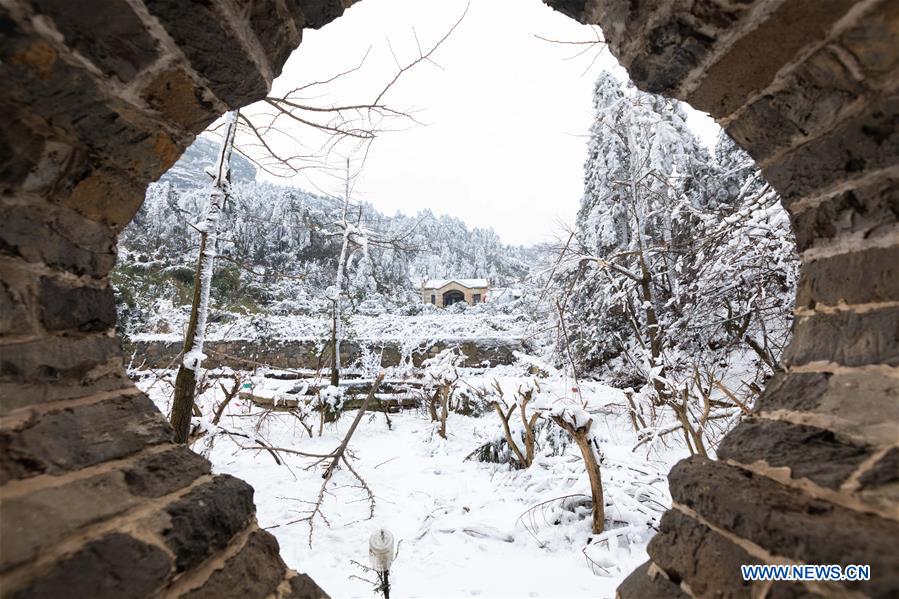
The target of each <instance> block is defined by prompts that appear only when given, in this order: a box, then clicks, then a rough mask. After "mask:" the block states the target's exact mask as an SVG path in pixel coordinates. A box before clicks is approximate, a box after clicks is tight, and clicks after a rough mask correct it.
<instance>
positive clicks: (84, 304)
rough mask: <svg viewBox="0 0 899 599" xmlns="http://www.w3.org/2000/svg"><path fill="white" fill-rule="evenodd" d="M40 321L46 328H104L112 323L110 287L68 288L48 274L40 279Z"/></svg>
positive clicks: (112, 300) (113, 303) (94, 330)
mask: <svg viewBox="0 0 899 599" xmlns="http://www.w3.org/2000/svg"><path fill="white" fill-rule="evenodd" d="M40 306H41V321H42V322H43V323H44V327H46V329H47V330H48V331H53V332H55V331H66V330H76V331H81V332H98V331H107V330H109V329H111V328H112V327H114V326H115V322H116V309H115V296H114V295H113V292H112V287H108V286H107V287H105V288H96V287H69V286H68V285H64V284H61V283H60V282H59V281H56V280H54V279H51V278H49V277H41V282H40Z"/></svg>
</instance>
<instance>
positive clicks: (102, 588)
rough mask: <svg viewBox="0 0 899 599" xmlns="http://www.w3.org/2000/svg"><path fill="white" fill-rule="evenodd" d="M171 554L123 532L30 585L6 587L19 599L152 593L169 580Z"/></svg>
mask: <svg viewBox="0 0 899 599" xmlns="http://www.w3.org/2000/svg"><path fill="white" fill-rule="evenodd" d="M170 571H171V558H170V557H169V556H168V555H167V554H166V552H165V551H164V550H163V549H162V548H161V547H158V546H156V545H151V544H149V543H145V542H143V541H139V540H137V539H135V538H134V537H131V536H129V535H127V534H123V533H112V534H109V535H107V536H105V537H102V538H100V539H97V540H95V541H91V542H89V543H87V544H86V545H84V546H83V547H81V548H80V549H78V550H77V551H75V552H74V553H72V554H71V555H69V556H67V557H65V558H63V559H62V560H61V561H59V562H58V563H56V564H54V565H53V566H52V568H51V569H50V571H49V572H45V573H41V575H40V576H38V577H37V578H35V579H34V580H33V581H31V582H30V583H29V584H28V585H27V586H26V587H24V588H20V589H17V590H12V589H4V594H7V593H8V596H9V597H12V598H15V599H45V598H47V597H85V598H87V597H90V598H91V599H121V598H122V597H149V596H152V595H153V593H154V592H156V591H158V590H159V589H160V588H161V587H162V586H163V585H164V584H165V582H166V580H167V578H168V576H169V573H170Z"/></svg>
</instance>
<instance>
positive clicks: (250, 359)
mask: <svg viewBox="0 0 899 599" xmlns="http://www.w3.org/2000/svg"><path fill="white" fill-rule="evenodd" d="M183 346H184V343H182V342H172V341H125V342H124V349H125V355H126V356H128V357H131V358H133V360H132V366H133V367H134V368H138V369H142V368H171V367H172V366H171V365H172V364H173V363H174V361H175V360H176V359H177V358H178V355H179V354H180V353H181V350H182V348H183ZM450 347H453V348H458V349H459V351H460V352H461V353H462V355H464V356H465V362H464V365H465V366H471V367H474V366H481V365H485V364H489V365H490V366H499V365H505V364H512V363H513V362H514V361H515V352H520V351H523V350H524V347H523V345H522V342H521V340H518V339H495V340H478V341H464V340H460V341H457V342H456V341H436V340H435V341H432V342H430V343H423V344H422V345H421V346H420V347H419V348H418V349H417V350H416V351H414V352H413V353H412V355H411V356H410V357H411V358H412V365H413V366H415V367H419V366H421V363H422V362H423V361H425V360H427V359H428V358H433V357H434V356H436V355H437V354H439V353H440V352H441V351H443V350H444V349H447V348H450ZM363 349H367V350H369V351H372V352H375V353H376V354H378V355H379V356H380V357H381V365H382V366H384V367H391V366H399V365H400V364H401V363H402V360H403V359H404V356H403V353H402V347H401V345H400V344H399V343H396V342H386V343H377V344H368V343H364V342H360V341H342V342H341V343H340V363H341V364H347V365H352V364H353V363H355V362H356V361H357V360H358V359H359V358H360V357H361V356H362V350H363ZM203 351H204V352H205V353H206V354H207V355H208V358H207V359H206V360H204V361H203V366H204V367H205V368H218V367H220V366H227V367H228V368H234V369H236V370H240V369H243V370H248V369H249V370H252V369H253V368H254V367H255V366H256V365H258V364H265V365H266V366H270V367H272V368H300V369H312V370H318V369H319V368H322V366H323V364H324V363H327V362H330V360H329V359H328V354H327V353H326V355H324V356H322V347H321V344H320V343H319V342H317V341H290V340H279V339H272V340H252V341H250V340H240V339H238V340H233V341H207V342H206V344H205V345H204V346H203Z"/></svg>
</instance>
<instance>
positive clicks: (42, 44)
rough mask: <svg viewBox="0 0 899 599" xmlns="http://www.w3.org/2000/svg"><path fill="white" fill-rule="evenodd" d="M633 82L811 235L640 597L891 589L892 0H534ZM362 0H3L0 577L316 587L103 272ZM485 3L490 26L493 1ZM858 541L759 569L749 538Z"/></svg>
mask: <svg viewBox="0 0 899 599" xmlns="http://www.w3.org/2000/svg"><path fill="white" fill-rule="evenodd" d="M547 1H548V3H549V4H550V5H552V6H553V7H554V8H557V9H559V10H561V11H563V12H565V13H566V14H568V15H570V16H572V17H575V18H578V19H580V20H582V21H584V22H589V23H599V24H601V25H602V27H603V30H604V32H605V34H606V36H607V38H608V41H609V44H610V49H611V50H612V52H613V53H614V54H615V55H616V56H617V57H618V58H619V59H620V60H621V61H622V63H623V64H624V66H625V67H626V68H627V69H628V71H629V73H630V74H631V76H632V77H633V78H634V80H635V81H636V83H637V85H639V86H640V87H641V88H643V89H646V90H649V91H655V92H660V93H665V94H668V95H671V96H674V97H678V98H681V99H684V100H686V101H688V102H690V103H691V104H693V105H694V106H696V107H697V108H699V109H702V110H707V111H709V112H710V113H711V114H712V115H713V116H715V118H717V119H718V120H719V122H721V123H722V124H724V125H725V126H726V127H727V129H728V131H729V132H730V133H731V135H732V136H733V137H734V138H735V139H736V140H737V141H738V142H739V143H740V144H741V145H743V146H744V147H745V148H746V149H747V150H749V152H750V153H751V154H752V155H753V156H754V157H755V159H756V160H758V161H759V163H760V164H761V166H762V167H763V169H764V172H765V175H766V176H767V177H768V179H769V181H770V182H771V183H772V185H774V186H775V187H776V188H777V189H778V190H779V191H780V193H781V194H782V196H783V197H784V201H785V203H786V205H787V208H788V210H789V211H790V213H791V215H792V221H793V226H794V228H795V231H796V234H797V239H798V242H799V244H800V251H801V252H802V258H803V276H802V281H801V284H800V290H799V294H798V299H797V308H796V310H797V322H796V330H795V339H794V341H793V343H792V345H791V347H790V350H789V352H788V356H787V361H788V370H787V373H786V374H785V375H783V376H781V377H779V378H778V379H777V380H775V381H774V382H773V383H772V384H771V385H770V386H769V388H768V389H767V390H766V392H765V394H764V396H763V397H762V399H761V400H760V402H759V405H758V407H757V411H756V414H755V416H754V417H753V418H752V419H750V420H747V422H745V423H744V424H742V425H741V426H740V427H739V428H738V429H737V430H735V431H734V432H733V433H732V434H731V435H729V436H728V437H727V439H726V440H725V441H724V443H723V444H722V446H721V451H720V456H721V460H720V461H709V460H703V459H695V458H694V459H691V460H686V461H684V462H682V463H681V464H679V465H678V466H677V467H676V468H675V469H674V471H673V472H672V475H671V489H672V495H673V497H674V501H675V507H674V509H673V510H672V511H670V512H669V513H668V514H667V515H666V516H665V518H664V521H663V523H662V527H661V530H660V533H659V535H658V536H657V537H656V539H655V540H654V541H653V542H652V544H651V545H650V557H651V561H650V562H648V563H647V564H645V565H644V566H643V567H641V568H640V569H638V570H637V571H636V572H634V574H632V575H631V577H629V578H628V580H627V581H626V582H625V583H624V584H623V585H622V587H621V589H620V593H621V595H622V596H625V597H641V598H642V597H677V596H689V595H693V596H717V597H733V596H747V597H748V596H750V594H755V595H756V596H759V595H763V594H767V596H768V597H793V596H804V595H807V594H809V593H810V592H814V593H823V594H830V595H845V594H846V593H847V592H850V591H852V592H859V593H862V594H868V595H872V596H884V597H886V596H895V594H896V593H897V592H899V563H897V551H896V549H895V539H896V538H899V523H897V520H899V513H897V504H899V474H897V470H899V464H897V461H899V448H897V438H896V431H897V425H899V414H897V405H899V402H897V395H899V393H897V385H899V276H897V272H896V270H897V264H899V226H897V219H899V191H897V181H899V165H897V149H899V139H897V135H899V133H897V132H899V122H897V120H899V116H897V115H899V95H897V84H899V81H897V80H899V68H897V67H899V44H897V43H896V40H897V36H899V3H897V2H895V0H816V1H814V2H812V1H810V0H786V1H784V0H671V1H668V2H645V1H635V0H590V1H589V2H585V0H547ZM349 3H350V0H247V1H245V2H244V1H242V2H236V1H234V0H214V1H208V0H207V1H201V0H79V1H78V2H73V1H70V0H32V1H31V2H26V1H25V0H0V23H2V27H0V74H2V82H3V87H2V89H0V114H3V120H2V122H0V205H2V215H3V218H2V219H0V335H2V337H0V447H2V454H0V493H2V499H3V501H2V503H0V521H2V523H3V535H2V538H0V594H2V595H3V596H10V597H13V596H15V597H42V596H43V597H56V596H61V595H66V594H70V593H72V592H74V591H75V590H77V591H78V593H79V594H81V595H84V596H90V597H123V596H161V595H167V596H178V595H189V596H235V595H237V596H247V597H257V596H259V597H261V596H265V595H269V594H277V595H281V596H297V597H315V596H321V594H322V593H321V590H320V589H318V588H317V587H316V586H315V584H314V583H313V582H312V581H311V580H309V579H308V578H307V577H305V576H302V575H297V574H295V573H293V572H291V571H289V570H287V569H286V567H285V566H284V564H283V562H282V561H281V559H280V557H279V556H278V549H277V543H276V542H275V540H274V539H273V538H272V537H271V536H270V535H268V534H267V533H265V532H263V531H261V530H259V529H258V527H257V525H256V523H255V517H254V507H253V501H252V489H251V488H250V487H249V486H247V485H246V484H245V483H243V482H241V481H238V480H236V479H234V478H231V477H227V476H213V475H211V474H210V473H209V464H208V463H207V462H205V461H204V460H202V459H200V458H198V457H197V456H195V455H194V454H192V453H190V452H189V451H188V450H186V449H185V448H183V447H178V446H174V445H172V444H171V443H170V432H171V431H170V429H169V427H168V425H167V424H166V423H165V421H164V420H163V418H162V417H161V416H160V414H159V413H158V412H157V411H156V409H155V408H154V407H153V405H152V404H151V403H150V401H149V400H148V399H147V398H146V397H145V396H143V395H142V394H140V393H139V392H138V391H137V390H136V389H135V388H134V387H133V386H132V385H131V384H130V383H129V381H128V380H127V379H126V378H125V377H124V373H123V368H122V354H121V349H120V346H119V342H118V340H117V339H116V337H115V334H114V332H113V331H114V328H113V327H114V321H115V311H114V306H113V297H112V292H111V290H110V287H109V281H108V272H109V269H110V268H111V267H112V265H113V262H114V258H115V238H116V235H117V233H118V232H119V231H120V230H121V229H122V227H124V226H125V224H126V223H127V222H128V220H129V219H130V218H131V217H132V215H133V214H134V212H135V211H136V210H137V208H138V206H139V205H140V202H141V200H142V197H143V192H144V188H145V186H146V184H147V183H148V182H149V181H152V180H154V179H156V178H157V177H158V176H159V175H160V174H161V173H162V172H164V171H165V169H166V168H167V167H168V166H169V165H171V164H172V162H174V160H175V159H176V158H177V157H178V156H179V155H180V153H181V152H182V151H183V149H184V148H185V147H186V146H187V144H188V143H189V142H190V141H191V139H192V138H193V136H194V135H195V134H196V133H197V132H199V131H200V130H202V129H203V128H204V127H205V126H206V125H208V124H209V123H210V122H211V121H212V120H213V119H214V118H215V116H216V115H218V114H221V113H222V112H224V111H225V110H227V109H228V108H234V107H238V106H242V105H245V104H247V103H249V102H251V101H253V100H256V99H259V98H261V97H262V96H264V94H265V93H266V91H267V89H268V87H269V85H270V84H271V81H272V78H273V77H274V76H275V75H277V73H278V72H279V71H280V68H281V66H282V64H283V62H284V60H285V59H286V57H287V56H288V54H289V52H290V51H291V50H292V49H293V48H294V47H295V46H296V45H297V44H298V43H299V41H300V36H301V32H302V29H303V28H304V27H318V26H321V25H323V24H324V23H326V22H328V21H330V20H331V19H333V18H335V17H337V16H339V15H340V14H341V13H342V12H343V9H344V7H345V5H348V4H349ZM497 26H502V25H501V24H497ZM750 562H766V563H844V564H846V563H869V564H871V565H872V570H873V575H874V581H873V582H872V583H870V584H867V585H862V584H859V583H856V584H847V585H840V584H836V583H834V584H832V585H829V586H821V585H818V586H815V585H805V586H803V585H797V584H792V585H787V584H775V585H771V586H766V587H757V588H750V587H749V586H748V585H746V584H744V583H742V581H741V579H740V577H739V573H738V571H737V567H738V565H739V564H740V563H750Z"/></svg>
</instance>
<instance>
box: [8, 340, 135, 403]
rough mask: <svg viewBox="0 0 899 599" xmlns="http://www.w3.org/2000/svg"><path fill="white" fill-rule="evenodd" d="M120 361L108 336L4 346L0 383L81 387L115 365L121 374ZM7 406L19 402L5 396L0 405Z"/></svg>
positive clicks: (117, 351) (115, 344)
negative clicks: (69, 383)
mask: <svg viewBox="0 0 899 599" xmlns="http://www.w3.org/2000/svg"><path fill="white" fill-rule="evenodd" d="M121 358H122V352H121V347H120V346H119V341H118V339H115V338H113V337H109V336H108V335H99V334H94V335H88V336H74V337H69V336H48V337H44V338H39V339H35V340H33V341H23V342H19V343H7V344H4V345H0V382H20V383H61V382H64V381H71V382H73V383H77V384H82V385H85V384H87V383H89V382H91V381H92V380H94V379H95V378H97V376H103V375H105V374H107V373H108V372H109V371H108V368H109V367H110V365H115V364H118V366H119V371H121V369H122V366H121V364H122V362H121ZM8 403H20V401H19V400H17V398H14V397H9V396H6V395H4V396H3V397H0V404H2V405H3V406H6V405H7V404H8ZM27 403H31V401H30V400H29V401H28V402H27ZM6 409H7V408H4V410H3V411H5V410H6Z"/></svg>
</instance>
